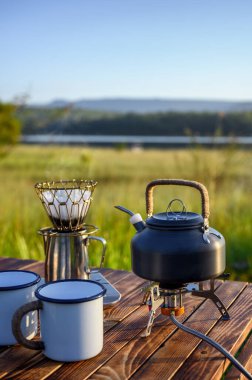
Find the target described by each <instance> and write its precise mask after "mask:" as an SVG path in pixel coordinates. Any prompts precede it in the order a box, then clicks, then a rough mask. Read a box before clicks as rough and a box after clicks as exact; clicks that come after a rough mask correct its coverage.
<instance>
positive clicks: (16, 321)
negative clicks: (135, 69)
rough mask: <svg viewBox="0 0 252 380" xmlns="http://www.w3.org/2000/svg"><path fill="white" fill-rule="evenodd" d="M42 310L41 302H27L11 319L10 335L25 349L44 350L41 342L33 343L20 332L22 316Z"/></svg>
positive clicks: (33, 341)
mask: <svg viewBox="0 0 252 380" xmlns="http://www.w3.org/2000/svg"><path fill="white" fill-rule="evenodd" d="M42 308H43V305H42V302H41V301H40V300H37V301H32V302H29V303H27V304H25V305H23V306H21V307H20V308H19V309H18V310H17V311H16V312H15V314H14V315H13V318H12V333H13V335H14V336H15V338H16V340H17V341H18V343H20V344H22V346H24V347H26V348H30V349H32V350H43V349H44V348H45V346H44V343H43V342H42V341H35V340H29V339H26V338H25V337H24V335H23V333H22V330H21V320H22V318H23V316H24V315H25V314H27V313H29V312H30V311H34V310H40V309H42Z"/></svg>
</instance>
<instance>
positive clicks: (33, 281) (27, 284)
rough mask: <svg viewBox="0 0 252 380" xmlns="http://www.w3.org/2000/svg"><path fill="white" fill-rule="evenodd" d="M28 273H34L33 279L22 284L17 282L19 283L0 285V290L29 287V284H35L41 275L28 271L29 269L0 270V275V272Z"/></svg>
mask: <svg viewBox="0 0 252 380" xmlns="http://www.w3.org/2000/svg"><path fill="white" fill-rule="evenodd" d="M13 272H14V273H17V272H18V273H29V274H33V275H35V279H34V280H32V281H29V282H26V283H23V284H19V285H8V286H2V285H0V291H4V290H17V289H23V288H29V287H30V286H33V285H35V284H37V283H38V282H39V281H40V280H41V277H40V275H39V274H38V273H35V272H33V271H29V270H22V269H6V270H0V275H1V273H13Z"/></svg>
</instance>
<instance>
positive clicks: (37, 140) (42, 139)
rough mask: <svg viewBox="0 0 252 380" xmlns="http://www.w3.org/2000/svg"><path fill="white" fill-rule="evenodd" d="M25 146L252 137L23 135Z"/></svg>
mask: <svg viewBox="0 0 252 380" xmlns="http://www.w3.org/2000/svg"><path fill="white" fill-rule="evenodd" d="M21 143H24V144H79V145H82V144H87V145H89V144H90V145H92V144H99V145H116V144H129V145H192V144H200V145H228V144H237V145H247V146H249V145H252V136H238V137H228V136H217V137H212V136H195V137H190V136H119V135H111V136H108V135H23V136H22V137H21Z"/></svg>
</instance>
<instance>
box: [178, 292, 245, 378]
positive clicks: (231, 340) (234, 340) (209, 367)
mask: <svg viewBox="0 0 252 380" xmlns="http://www.w3.org/2000/svg"><path fill="white" fill-rule="evenodd" d="M251 299H252V285H250V286H248V287H247V288H245V289H244V291H243V292H242V293H241V294H240V296H239V297H238V298H237V300H236V301H235V302H234V303H233V305H232V306H231V307H230V309H229V313H230V316H231V319H230V320H229V321H222V320H220V321H219V322H218V323H217V324H216V326H215V327H214V329H213V330H212V331H211V332H210V333H209V334H208V335H209V336H210V337H211V338H212V339H214V340H215V341H216V342H218V343H220V344H221V345H222V346H223V347H224V348H226V350H228V351H229V352H230V353H231V354H232V355H234V354H235V353H236V352H237V351H238V349H239V347H240V346H241V344H242V343H243V341H244V340H245V339H246V337H247V335H248V334H249V332H250V331H251V328H252V303H251ZM228 365H229V361H228V360H226V358H225V357H224V356H223V355H222V354H221V353H220V352H219V351H217V350H216V349H215V348H214V347H212V346H210V345H209V344H207V343H205V342H203V341H202V343H200V345H199V346H198V347H197V349H196V350H195V351H194V353H193V354H192V355H191V356H190V357H189V359H188V360H187V361H186V363H184V365H183V367H182V368H181V370H180V371H178V372H177V374H176V376H174V377H173V379H174V380H180V379H185V380H189V379H191V376H192V377H193V378H194V379H205V380H208V379H209V380H218V379H221V377H222V375H223V373H224V371H225V369H226V368H227V366H228Z"/></svg>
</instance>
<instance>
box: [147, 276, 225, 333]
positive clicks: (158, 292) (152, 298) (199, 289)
mask: <svg viewBox="0 0 252 380" xmlns="http://www.w3.org/2000/svg"><path fill="white" fill-rule="evenodd" d="M224 276H225V278H226V275H224ZM143 291H144V292H145V294H144V298H143V304H146V305H147V306H148V309H149V313H150V316H149V321H148V324H147V327H146V330H145V332H144V333H143V335H142V336H143V337H147V336H149V335H150V333H151V328H152V326H153V323H154V319H155V314H156V311H157V309H158V308H159V307H160V308H161V314H163V315H167V316H171V315H174V316H180V315H182V314H184V312H185V308H184V305H183V294H185V293H191V294H192V295H193V296H197V297H203V298H206V299H211V300H212V301H213V303H214V304H215V306H216V307H217V309H218V310H219V312H220V314H221V316H222V319H223V320H228V319H229V318H230V317H229V314H228V311H227V309H226V308H225V306H224V304H223V303H222V301H221V300H220V299H219V297H218V296H217V295H216V294H215V292H214V291H215V279H211V280H210V288H209V289H204V285H203V283H202V282H199V283H190V284H188V285H186V286H184V287H182V288H177V289H163V288H160V285H159V283H157V282H150V284H149V286H147V287H146V288H144V289H143Z"/></svg>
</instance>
